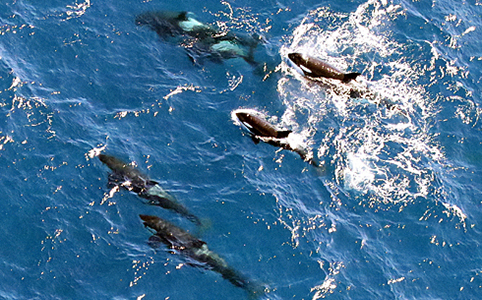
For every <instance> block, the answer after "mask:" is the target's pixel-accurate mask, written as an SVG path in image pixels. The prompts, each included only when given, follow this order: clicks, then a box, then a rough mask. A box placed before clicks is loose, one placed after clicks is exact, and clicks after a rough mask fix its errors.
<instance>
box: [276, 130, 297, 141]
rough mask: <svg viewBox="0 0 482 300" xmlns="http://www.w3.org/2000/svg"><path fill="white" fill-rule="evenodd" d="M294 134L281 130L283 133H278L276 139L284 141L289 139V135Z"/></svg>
mask: <svg viewBox="0 0 482 300" xmlns="http://www.w3.org/2000/svg"><path fill="white" fill-rule="evenodd" d="M292 132H293V131H291V130H281V131H278V132H277V134H276V137H277V138H279V139H284V138H286V137H288V135H289V134H290V133H292Z"/></svg>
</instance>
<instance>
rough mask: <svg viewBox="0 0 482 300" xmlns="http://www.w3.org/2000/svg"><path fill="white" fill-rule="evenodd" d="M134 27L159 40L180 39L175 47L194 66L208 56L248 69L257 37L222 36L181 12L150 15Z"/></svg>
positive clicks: (222, 34) (254, 63) (229, 33)
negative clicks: (238, 59)
mask: <svg viewBox="0 0 482 300" xmlns="http://www.w3.org/2000/svg"><path fill="white" fill-rule="evenodd" d="M135 22H136V24H137V25H139V26H147V27H149V29H151V30H153V31H155V32H156V33H157V34H158V35H159V37H161V38H162V39H168V38H170V37H174V38H176V37H177V38H181V40H180V41H179V43H180V44H181V45H183V46H184V48H185V49H186V50H187V51H188V53H189V56H190V57H191V59H192V60H193V61H194V62H196V60H197V59H196V58H197V57H198V56H208V57H210V58H211V59H212V60H214V61H221V60H222V59H230V58H235V57H241V58H243V59H244V60H245V61H246V62H248V63H250V64H252V65H258V64H257V63H256V62H255V61H254V50H255V48H256V47H257V46H258V44H259V42H260V36H259V35H257V34H254V35H252V36H250V35H247V34H246V35H243V34H239V33H233V32H222V31H219V30H216V29H215V28H214V27H212V26H210V25H207V24H204V23H202V22H200V21H198V20H196V19H194V18H193V15H192V13H190V12H186V11H182V12H174V11H150V12H146V13H143V14H140V15H138V16H137V17H136V20H135Z"/></svg>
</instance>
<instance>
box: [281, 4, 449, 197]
mask: <svg viewBox="0 0 482 300" xmlns="http://www.w3.org/2000/svg"><path fill="white" fill-rule="evenodd" d="M404 14H405V12H404V11H403V10H402V9H401V7H400V6H399V5H391V4H387V3H386V2H383V1H382V2H380V1H368V2H367V3H365V4H362V5H361V6H359V8H358V9H357V11H356V12H354V13H351V14H343V13H337V12H332V11H330V9H329V8H318V9H316V10H314V11H312V12H310V13H309V14H308V16H307V17H305V18H304V19H303V21H302V22H301V24H300V25H299V26H298V27H297V28H296V29H295V30H294V33H293V36H292V37H290V38H289V39H288V43H287V44H286V45H285V46H283V47H282V48H281V50H280V54H281V56H282V58H283V60H284V61H283V62H282V63H281V64H280V65H279V67H278V69H279V70H280V71H281V72H282V73H283V74H285V76H284V77H283V78H281V79H280V80H279V81H278V92H279V94H280V96H281V99H282V100H283V103H284V104H285V105H286V107H287V110H286V112H285V114H284V115H283V117H282V119H283V120H284V121H285V122H286V123H288V124H290V123H291V124H300V125H299V126H301V127H302V130H304V131H306V132H310V133H312V134H310V135H308V136H309V137H311V140H310V141H309V143H310V144H313V145H314V147H315V148H316V149H317V154H318V156H319V158H320V159H324V160H325V161H328V162H329V163H330V164H331V166H332V169H333V173H334V174H333V176H334V180H335V182H336V183H338V184H341V185H342V186H343V187H344V188H345V189H346V190H348V191H352V192H355V193H361V194H363V195H370V197H368V198H369V199H372V200H370V203H369V205H380V204H396V203H407V202H411V201H413V200H414V199H416V198H417V197H426V196H428V195H429V193H430V187H431V185H432V183H433V182H434V180H435V179H434V178H435V177H436V174H435V171H434V170H433V169H432V168H431V167H430V166H431V165H434V164H435V165H437V164H440V163H441V162H442V161H443V160H444V157H443V154H442V152H441V150H440V149H439V147H438V145H437V144H436V143H435V142H434V139H433V136H431V135H430V134H429V132H430V129H431V125H430V124H431V123H430V120H431V118H433V117H434V116H435V114H436V113H437V112H436V109H435V108H434V107H433V104H432V103H431V101H430V100H429V99H428V93H427V92H426V91H425V89H424V87H423V86H420V85H419V84H418V83H417V80H418V79H419V77H420V75H421V74H420V71H419V70H417V69H416V68H415V67H413V66H412V65H411V63H410V62H409V61H408V60H406V59H405V58H404V57H401V56H400V54H399V49H402V48H403V47H404V45H402V44H399V43H397V42H396V41H393V40H391V39H390V38H389V37H390V33H389V32H388V30H387V32H384V30H386V28H387V27H389V24H390V22H391V21H393V20H395V19H397V18H398V17H399V16H403V15H404ZM291 52H301V53H306V54H309V55H311V56H314V57H318V58H320V59H322V60H323V61H325V62H327V63H329V64H330V65H333V66H334V67H336V68H338V69H340V70H345V71H346V72H361V73H363V77H362V78H360V79H357V80H356V82H353V83H350V84H340V83H338V82H334V81H331V80H330V79H321V80H319V81H311V80H308V79H306V78H305V77H303V75H302V74H300V72H299V71H297V70H296V69H295V68H293V67H292V65H291V64H290V63H289V60H288V58H287V54H288V53H291ZM354 91H355V92H356V93H354ZM354 95H355V96H354ZM291 126H293V125H291Z"/></svg>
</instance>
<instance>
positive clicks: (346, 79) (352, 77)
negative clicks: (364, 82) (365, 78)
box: [343, 72, 361, 83]
mask: <svg viewBox="0 0 482 300" xmlns="http://www.w3.org/2000/svg"><path fill="white" fill-rule="evenodd" d="M360 75H361V73H357V72H354V73H347V74H345V75H344V76H343V82H344V83H348V82H350V81H352V80H355V79H356V78H357V77H358V76H360Z"/></svg>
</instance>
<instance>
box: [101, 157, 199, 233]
mask: <svg viewBox="0 0 482 300" xmlns="http://www.w3.org/2000/svg"><path fill="white" fill-rule="evenodd" d="M99 159H100V161H101V162H102V163H104V164H105V165H106V166H108V167H109V168H110V169H111V170H112V173H111V174H109V185H110V186H119V187H122V188H124V189H127V190H129V191H132V192H134V193H136V194H137V195H138V196H139V197H141V198H144V199H146V200H147V201H148V203H149V204H150V205H155V206H160V207H162V208H165V209H169V210H172V211H175V212H176V213H178V214H180V215H181V216H183V217H185V218H186V219H188V220H190V221H191V222H193V223H195V224H196V225H199V226H201V225H202V223H201V220H200V219H199V218H198V217H197V216H195V215H194V214H192V213H191V212H190V211H189V210H188V209H187V208H186V207H184V206H183V205H182V204H181V203H179V202H178V201H177V200H176V198H174V197H173V196H171V195H169V194H168V193H167V192H166V191H165V190H164V189H163V188H162V187H161V186H160V185H159V184H158V183H157V182H155V181H153V180H150V179H149V178H148V176H147V175H145V174H143V173H141V172H140V171H139V170H137V169H136V168H134V167H133V166H131V165H129V164H126V163H125V162H123V161H121V160H120V159H118V158H116V157H114V156H112V155H107V154H99Z"/></svg>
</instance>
